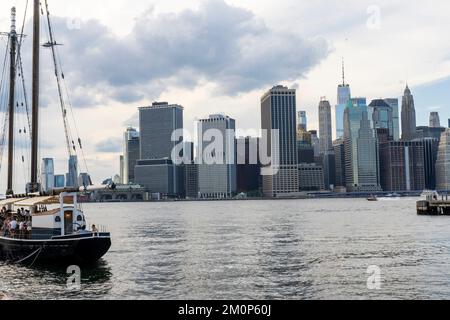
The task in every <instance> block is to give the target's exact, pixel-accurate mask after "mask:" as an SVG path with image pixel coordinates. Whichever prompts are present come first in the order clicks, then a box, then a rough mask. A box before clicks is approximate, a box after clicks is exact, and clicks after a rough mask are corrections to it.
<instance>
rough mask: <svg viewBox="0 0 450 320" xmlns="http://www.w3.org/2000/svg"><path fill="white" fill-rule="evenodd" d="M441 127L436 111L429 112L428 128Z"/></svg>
mask: <svg viewBox="0 0 450 320" xmlns="http://www.w3.org/2000/svg"><path fill="white" fill-rule="evenodd" d="M440 127H441V119H440V118H439V113H438V112H431V113H430V128H440Z"/></svg>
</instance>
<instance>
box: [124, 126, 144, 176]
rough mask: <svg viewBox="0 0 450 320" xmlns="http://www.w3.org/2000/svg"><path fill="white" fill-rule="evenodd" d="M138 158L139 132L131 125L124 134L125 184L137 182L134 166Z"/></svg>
mask: <svg viewBox="0 0 450 320" xmlns="http://www.w3.org/2000/svg"><path fill="white" fill-rule="evenodd" d="M138 160H140V137H139V132H138V131H137V130H136V129H134V128H131V127H130V128H127V131H126V132H125V134H124V150H123V176H122V180H123V184H130V183H134V182H135V175H134V168H135V166H136V164H137V161H138Z"/></svg>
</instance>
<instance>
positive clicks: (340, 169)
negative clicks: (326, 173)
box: [333, 139, 347, 187]
mask: <svg viewBox="0 0 450 320" xmlns="http://www.w3.org/2000/svg"><path fill="white" fill-rule="evenodd" d="M333 146H334V162H335V186H336V187H346V186H347V184H346V180H345V144H344V140H343V139H338V140H335V141H334V143H333Z"/></svg>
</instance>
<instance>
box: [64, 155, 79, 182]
mask: <svg viewBox="0 0 450 320" xmlns="http://www.w3.org/2000/svg"><path fill="white" fill-rule="evenodd" d="M66 187H69V188H77V187H78V157H77V156H70V158H69V170H68V173H67V178H66Z"/></svg>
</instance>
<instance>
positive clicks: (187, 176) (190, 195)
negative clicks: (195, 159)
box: [184, 163, 199, 199]
mask: <svg viewBox="0 0 450 320" xmlns="http://www.w3.org/2000/svg"><path fill="white" fill-rule="evenodd" d="M198 168H199V166H198V164H196V163H191V164H185V165H184V183H185V186H184V189H185V191H184V192H185V196H186V199H197V198H198V197H199V187H198Z"/></svg>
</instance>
